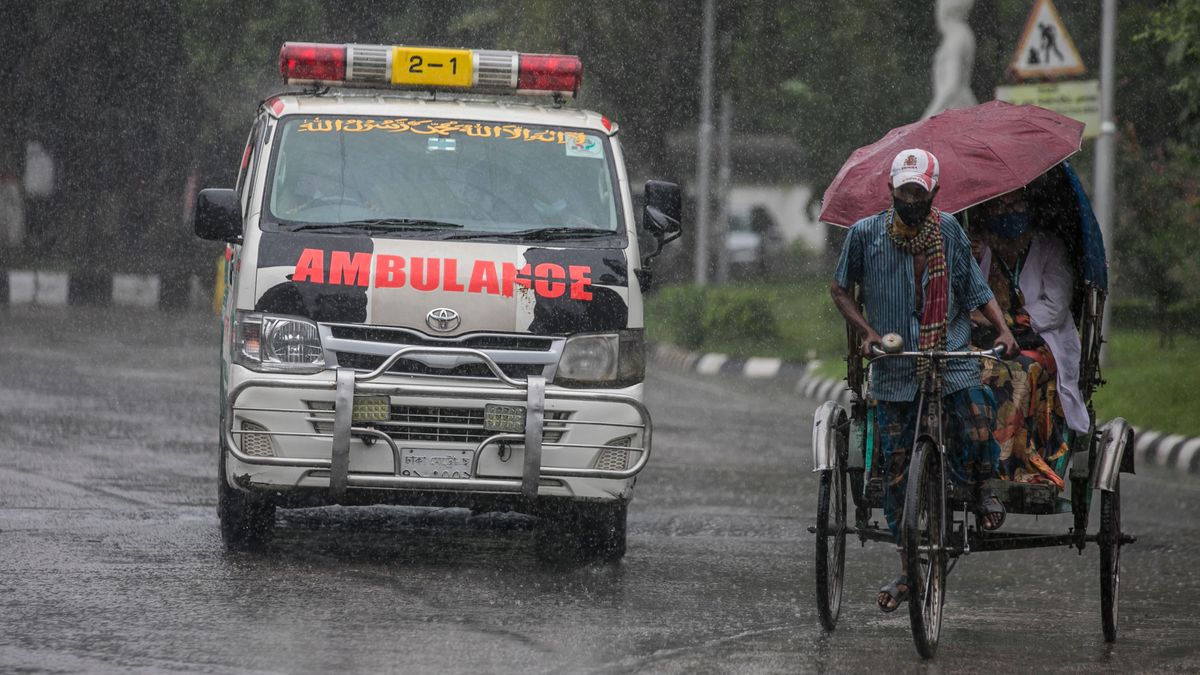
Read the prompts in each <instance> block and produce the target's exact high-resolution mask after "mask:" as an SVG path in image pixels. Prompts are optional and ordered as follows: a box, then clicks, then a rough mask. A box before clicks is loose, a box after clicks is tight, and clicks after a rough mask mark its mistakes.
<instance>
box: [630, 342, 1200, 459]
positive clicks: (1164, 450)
mask: <svg viewBox="0 0 1200 675" xmlns="http://www.w3.org/2000/svg"><path fill="white" fill-rule="evenodd" d="M650 354H651V358H653V359H654V360H655V362H656V363H659V364H661V365H664V366H667V367H669V368H673V369H675V370H684V371H689V372H695V373H698V374H700V375H726V376H734V377H746V378H752V379H763V378H778V379H782V380H784V381H787V380H794V381H795V382H796V385H795V389H794V391H795V392H796V393H797V394H799V395H801V396H804V397H806V398H810V399H814V400H817V401H838V402H839V403H843V404H846V403H849V402H850V390H849V389H847V388H846V381H845V380H843V379H834V378H830V377H819V376H816V375H812V374H811V372H812V370H813V368H815V367H816V365H817V362H816V361H810V362H809V363H807V364H796V363H788V362H786V361H782V360H780V359H775V358H757V357H751V358H748V359H733V358H730V357H728V356H726V355H725V354H711V353H710V354H697V353H694V352H689V351H687V350H684V349H680V348H679V347H676V346H674V345H667V344H655V345H653V346H652V348H651V350H650ZM1134 432H1135V436H1134V437H1135V439H1136V440H1135V441H1134V453H1135V459H1136V460H1137V462H1138V463H1139V464H1141V465H1145V464H1147V463H1148V464H1151V465H1154V466H1161V467H1165V468H1168V469H1172V470H1175V471H1182V472H1185V473H1190V474H1200V437H1188V436H1181V435H1179V434H1164V433H1163V432H1161V431H1151V430H1148V429H1140V428H1138V427H1134Z"/></svg>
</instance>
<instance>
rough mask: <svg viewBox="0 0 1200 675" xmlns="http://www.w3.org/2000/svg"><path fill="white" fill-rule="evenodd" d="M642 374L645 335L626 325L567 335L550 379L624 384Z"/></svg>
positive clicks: (569, 384) (589, 384) (573, 383)
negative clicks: (613, 330)
mask: <svg viewBox="0 0 1200 675" xmlns="http://www.w3.org/2000/svg"><path fill="white" fill-rule="evenodd" d="M645 377H646V343H645V339H644V336H643V334H642V331H641V329H630V330H623V331H621V332H620V333H599V334H588V335H576V336H573V337H570V338H567V343H566V345H564V346H563V353H562V356H561V357H560V358H559V360H558V374H557V375H556V376H555V378H554V382H555V383H556V384H561V385H563V386H567V387H628V386H629V385H632V384H637V383H638V382H641V381H642V380H643V379H645Z"/></svg>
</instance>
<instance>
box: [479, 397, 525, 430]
mask: <svg viewBox="0 0 1200 675" xmlns="http://www.w3.org/2000/svg"><path fill="white" fill-rule="evenodd" d="M483 428H484V430H486V431H507V432H509V433H513V434H523V433H525V406H523V405H497V404H495V403H488V404H487V405H485V406H483Z"/></svg>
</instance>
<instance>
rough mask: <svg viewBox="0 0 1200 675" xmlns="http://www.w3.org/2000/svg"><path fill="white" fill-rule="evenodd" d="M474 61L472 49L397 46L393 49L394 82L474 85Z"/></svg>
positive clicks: (423, 84)
mask: <svg viewBox="0 0 1200 675" xmlns="http://www.w3.org/2000/svg"><path fill="white" fill-rule="evenodd" d="M472 63H473V62H472V60H471V50H469V49H431V48H427V47H396V48H395V51H393V52H392V84H408V85H420V86H429V87H460V88H466V87H470V86H471V74H472V71H471V69H472Z"/></svg>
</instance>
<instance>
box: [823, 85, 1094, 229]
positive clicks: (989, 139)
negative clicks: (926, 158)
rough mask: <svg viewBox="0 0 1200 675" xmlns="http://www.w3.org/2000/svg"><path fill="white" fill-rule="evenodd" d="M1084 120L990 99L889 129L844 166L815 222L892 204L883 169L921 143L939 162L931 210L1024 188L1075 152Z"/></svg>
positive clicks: (845, 220) (855, 216) (843, 219)
mask: <svg viewBox="0 0 1200 675" xmlns="http://www.w3.org/2000/svg"><path fill="white" fill-rule="evenodd" d="M1083 127H1084V125H1083V122H1078V121H1075V120H1073V119H1071V118H1070V117H1066V116H1063V115H1060V114H1058V113H1056V112H1052V111H1049V110H1046V109H1045V108H1039V107H1038V106H1035V105H1012V104H1009V103H1005V102H1003V101H988V102H987V103H981V104H979V105H976V106H971V107H970V108H958V109H955V110H947V111H946V112H943V113H939V114H937V115H934V116H933V117H930V118H928V119H924V120H921V121H920V122H913V123H912V124H908V125H905V126H902V127H897V128H895V129H892V130H891V131H889V132H888V133H887V135H886V136H884V137H883V138H881V139H879V140H878V141H876V142H874V143H872V144H871V145H867V146H864V147H861V148H859V149H858V150H855V151H854V154H852V155H850V159H848V160H846V163H845V164H843V165H842V168H841V170H839V171H838V173H837V176H835V177H834V179H833V182H832V183H830V184H829V188H828V189H826V190H825V197H824V199H823V200H822V202H823V203H822V205H821V217H820V219H821V220H822V221H823V222H826V223H833V224H834V225H841V226H843V227H850V226H851V225H853V224H854V223H855V222H856V221H858V220H860V219H862V218H865V217H867V216H869V215H871V214H874V213H878V212H880V211H882V210H884V209H886V208H888V207H889V206H891V204H892V196H891V194H890V193H889V192H888V189H887V183H888V173H889V171H890V170H891V166H892V160H893V159H894V158H895V157H896V154H897V153H899V152H900V151H901V150H906V149H908V148H921V149H923V150H928V151H930V152H932V153H933V154H934V155H936V156H937V158H938V162H939V164H940V165H941V177H940V179H939V181H938V185H939V186H940V190H939V191H938V194H937V197H935V198H934V200H933V205H934V206H936V207H937V208H939V209H941V210H943V211H947V212H949V213H954V212H957V211H961V210H963V209H966V208H969V207H971V206H974V205H976V204H979V203H981V202H985V201H987V200H989V199H991V198H992V197H996V196H998V195H1002V194H1004V193H1005V192H1010V191H1012V190H1016V189H1017V188H1019V187H1023V186H1025V185H1027V184H1028V183H1029V182H1030V181H1032V180H1033V179H1034V178H1037V177H1038V176H1040V175H1041V174H1043V173H1045V172H1046V171H1048V170H1049V169H1050V168H1051V167H1053V166H1054V165H1056V164H1058V163H1059V162H1061V161H1063V160H1064V159H1066V158H1067V157H1070V156H1071V155H1073V154H1075V153H1076V152H1078V151H1079V148H1080V143H1081V142H1082V139H1083Z"/></svg>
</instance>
